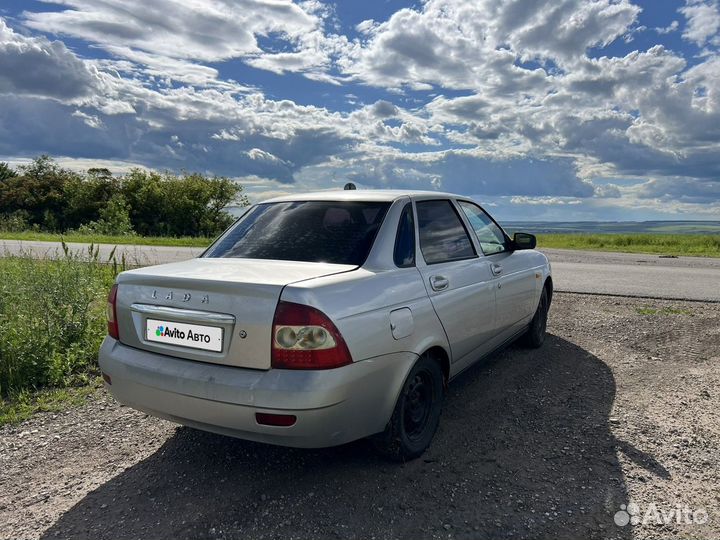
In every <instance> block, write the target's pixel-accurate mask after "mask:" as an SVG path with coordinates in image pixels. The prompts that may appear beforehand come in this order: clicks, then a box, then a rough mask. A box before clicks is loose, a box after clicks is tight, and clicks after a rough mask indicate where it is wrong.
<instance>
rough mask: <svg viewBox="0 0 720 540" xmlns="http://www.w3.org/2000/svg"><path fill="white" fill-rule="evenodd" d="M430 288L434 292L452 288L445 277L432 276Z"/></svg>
mask: <svg viewBox="0 0 720 540" xmlns="http://www.w3.org/2000/svg"><path fill="white" fill-rule="evenodd" d="M430 286H431V287H432V289H433V291H444V290H445V289H447V288H448V287H449V286H450V281H448V278H446V277H445V276H430Z"/></svg>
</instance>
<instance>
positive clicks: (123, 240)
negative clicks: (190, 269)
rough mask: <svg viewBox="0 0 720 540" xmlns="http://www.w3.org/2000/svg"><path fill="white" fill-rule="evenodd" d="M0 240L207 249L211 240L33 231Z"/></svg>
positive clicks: (4, 234)
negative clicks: (61, 233)
mask: <svg viewBox="0 0 720 540" xmlns="http://www.w3.org/2000/svg"><path fill="white" fill-rule="evenodd" d="M0 239H4V240H28V241H30V240H39V241H43V242H60V240H65V242H79V243H84V244H123V245H125V244H133V245H142V246H175V247H207V246H209V245H210V242H212V239H211V238H205V237H193V236H183V237H180V238H174V237H167V236H108V235H99V234H92V235H88V234H75V233H72V234H65V235H60V234H55V233H43V232H34V231H23V232H4V231H0Z"/></svg>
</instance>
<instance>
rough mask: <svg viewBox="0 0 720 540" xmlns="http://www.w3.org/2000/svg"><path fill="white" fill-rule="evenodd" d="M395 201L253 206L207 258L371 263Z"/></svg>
mask: <svg viewBox="0 0 720 540" xmlns="http://www.w3.org/2000/svg"><path fill="white" fill-rule="evenodd" d="M389 206H390V203H387V202H355V201H353V202H341V201H294V202H280V203H267V204H259V205H257V206H255V207H253V208H251V209H250V210H249V211H248V212H247V213H246V214H245V215H244V216H243V217H242V218H240V220H239V221H238V222H237V223H236V224H235V225H233V226H232V227H231V228H230V229H229V230H228V231H227V232H226V233H225V234H224V235H223V236H222V237H220V239H219V240H218V241H217V242H215V244H213V245H212V246H211V247H210V249H209V250H208V252H207V253H206V254H205V257H229V258H232V257H236V258H245V259H275V260H283V261H306V262H327V263H336V264H352V265H356V266H359V265H361V264H363V263H364V262H365V259H366V258H367V256H368V253H369V252H370V248H371V247H372V244H373V241H374V240H375V235H376V233H377V231H378V229H379V228H380V224H381V223H382V221H383V218H384V217H385V213H386V212H387V209H388V207H389Z"/></svg>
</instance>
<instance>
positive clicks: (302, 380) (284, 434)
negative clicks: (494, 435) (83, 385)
mask: <svg viewBox="0 0 720 540" xmlns="http://www.w3.org/2000/svg"><path fill="white" fill-rule="evenodd" d="M416 359H417V356H416V355H415V354H413V353H394V354H388V355H384V356H380V357H376V358H371V359H367V360H363V361H360V362H355V363H353V364H350V365H348V366H344V367H341V368H337V369H329V370H318V371H295V370H282V369H271V370H268V371H261V370H255V369H245V368H237V367H231V366H221V365H217V364H208V363H202V362H195V361H192V360H182V359H179V358H174V357H170V356H165V355H161V354H157V353H151V352H146V351H142V350H140V349H135V348H133V347H128V346H127V345H123V344H121V343H120V342H118V341H116V340H114V339H112V338H110V337H107V338H105V341H104V342H103V344H102V347H101V349H100V368H101V369H102V371H103V372H104V373H106V374H108V375H109V376H110V377H111V380H112V384H111V385H108V386H107V388H108V389H109V390H110V392H111V393H112V394H113V395H114V396H115V398H116V399H117V400H118V401H120V402H121V403H124V404H126V405H129V406H130V407H133V408H135V409H138V410H141V411H144V412H147V413H149V414H151V415H153V416H158V417H160V418H165V419H167V420H171V421H174V422H177V423H180V424H184V425H188V426H191V427H196V428H198V429H204V430H206V431H213V432H216V433H222V434H224V435H230V436H233V437H239V438H242V439H248V440H253V441H259V442H266V443H272V444H279V445H283V446H295V447H303V448H321V447H325V446H335V445H338V444H343V443H346V442H349V441H353V440H356V439H360V438H362V437H366V436H368V435H372V434H373V433H377V432H379V431H382V430H383V429H384V427H385V425H386V424H387V422H388V420H389V419H390V416H391V414H392V410H393V407H394V406H395V401H396V398H397V395H398V393H399V391H400V388H401V386H402V384H403V382H404V380H405V377H406V376H407V373H408V372H409V371H410V368H411V367H412V365H413V363H414V362H415V360H416ZM256 412H268V413H275V414H293V415H295V416H297V422H296V423H295V425H293V426H289V427H277V426H265V425H260V424H258V423H257V422H256V421H255V413H256Z"/></svg>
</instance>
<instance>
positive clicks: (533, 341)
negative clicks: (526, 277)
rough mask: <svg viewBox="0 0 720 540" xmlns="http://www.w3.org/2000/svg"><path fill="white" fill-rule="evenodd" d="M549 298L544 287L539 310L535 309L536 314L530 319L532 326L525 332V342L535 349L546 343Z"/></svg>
mask: <svg viewBox="0 0 720 540" xmlns="http://www.w3.org/2000/svg"><path fill="white" fill-rule="evenodd" d="M549 300H550V299H549V298H548V292H547V289H546V288H545V287H543V291H542V294H541V295H540V303H539V304H538V307H537V311H535V316H534V317H533V319H532V321H530V326H529V327H528V330H527V333H526V334H525V344H526V345H527V346H528V347H532V348H533V349H537V348H538V347H541V346H542V344H543V343H545V331H546V330H547V319H548V311H549V309H550V301H549Z"/></svg>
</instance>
